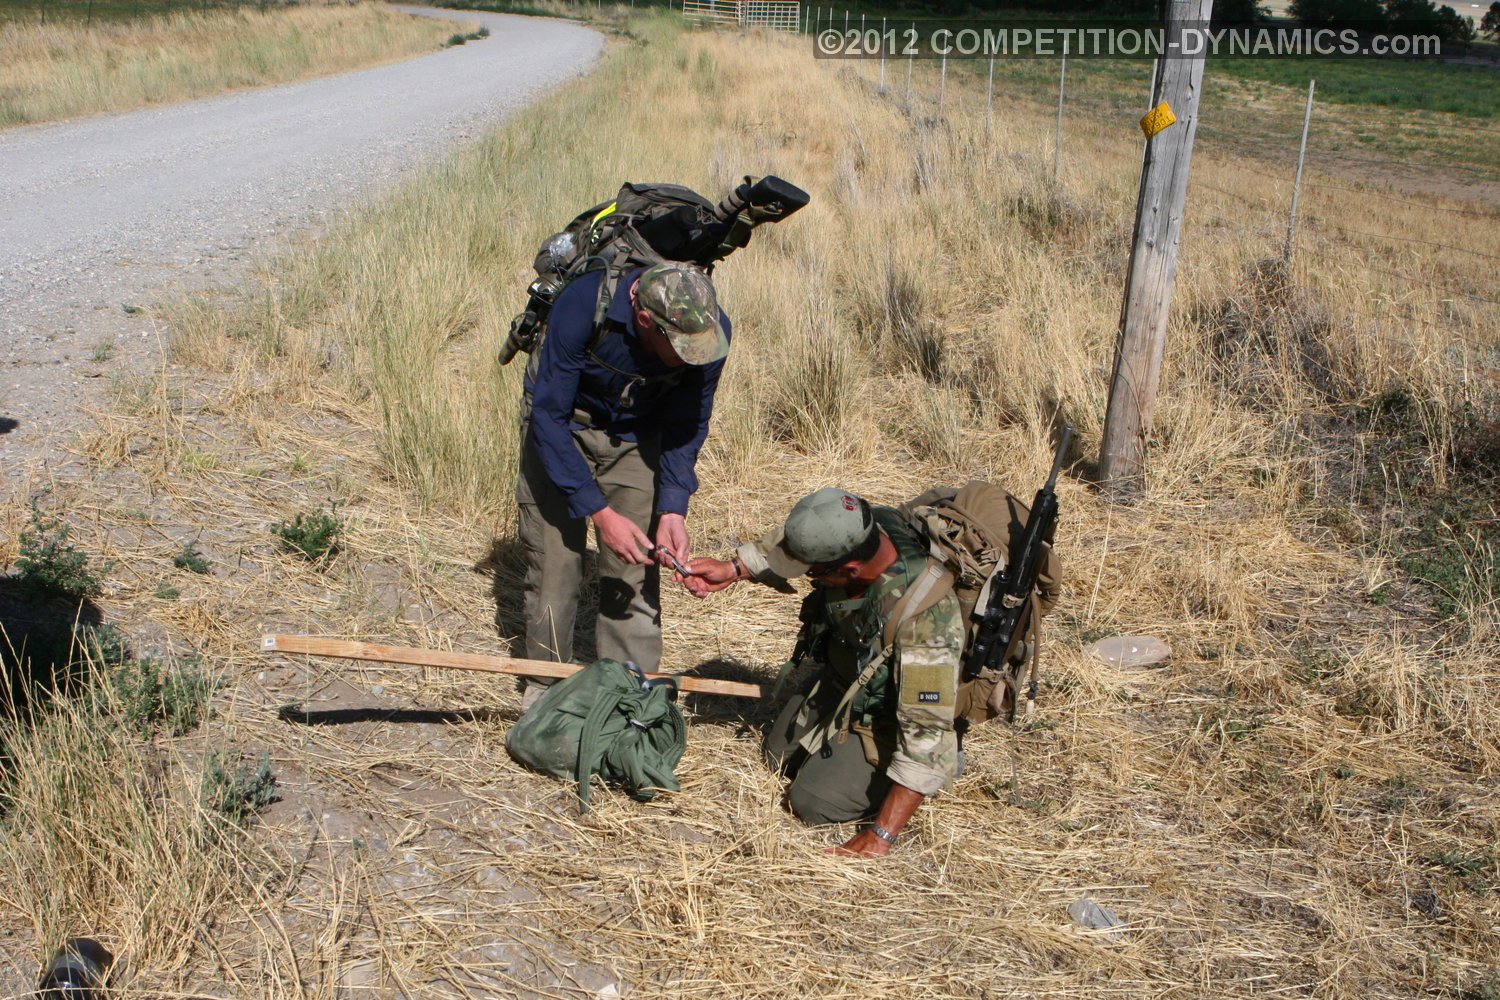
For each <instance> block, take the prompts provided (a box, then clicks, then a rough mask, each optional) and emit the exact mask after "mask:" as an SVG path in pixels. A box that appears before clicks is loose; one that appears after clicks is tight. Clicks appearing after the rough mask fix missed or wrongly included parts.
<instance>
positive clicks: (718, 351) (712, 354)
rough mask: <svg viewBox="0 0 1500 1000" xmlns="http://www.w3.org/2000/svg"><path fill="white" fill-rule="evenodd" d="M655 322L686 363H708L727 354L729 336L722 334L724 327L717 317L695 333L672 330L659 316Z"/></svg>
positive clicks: (722, 358)
mask: <svg viewBox="0 0 1500 1000" xmlns="http://www.w3.org/2000/svg"><path fill="white" fill-rule="evenodd" d="M656 322H657V325H658V326H660V327H661V330H662V333H665V334H666V335H667V340H668V341H669V342H671V344H672V350H673V351H676V352H677V356H678V357H679V358H681V359H682V360H683V361H684V362H685V363H687V364H690V365H708V364H713V363H714V362H715V361H722V360H724V358H726V357H728V356H729V338H728V337H726V336H724V327H723V325H722V324H721V323H720V322H719V320H718V318H717V317H716V318H715V319H714V325H713V326H711V327H709V328H708V329H707V330H700V331H698V332H697V333H687V332H685V331H682V330H674V329H673V328H672V327H670V326H668V325H667V324H666V323H663V322H662V321H661V319H660V317H657V320H656Z"/></svg>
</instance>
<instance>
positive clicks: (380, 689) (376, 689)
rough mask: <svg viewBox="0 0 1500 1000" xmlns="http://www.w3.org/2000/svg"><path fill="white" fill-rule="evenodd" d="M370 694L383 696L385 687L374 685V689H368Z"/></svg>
mask: <svg viewBox="0 0 1500 1000" xmlns="http://www.w3.org/2000/svg"><path fill="white" fill-rule="evenodd" d="M370 693H371V694H385V685H384V684H376V685H375V686H374V687H372V688H370Z"/></svg>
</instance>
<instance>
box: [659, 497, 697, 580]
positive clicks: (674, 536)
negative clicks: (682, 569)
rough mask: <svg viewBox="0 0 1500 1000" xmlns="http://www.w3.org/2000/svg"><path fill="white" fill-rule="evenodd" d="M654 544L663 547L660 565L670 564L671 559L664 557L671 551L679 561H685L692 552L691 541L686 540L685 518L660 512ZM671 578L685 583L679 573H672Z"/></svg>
mask: <svg viewBox="0 0 1500 1000" xmlns="http://www.w3.org/2000/svg"><path fill="white" fill-rule="evenodd" d="M656 545H657V547H658V548H661V549H665V550H666V552H664V553H662V556H663V558H662V565H664V566H670V565H672V563H671V560H669V559H666V558H665V556H666V553H671V555H672V557H673V558H675V559H676V560H677V561H678V562H679V563H686V562H687V561H688V557H689V556H691V555H692V554H693V547H692V543H691V542H689V541H688V533H687V519H686V518H684V517H683V516H682V515H681V514H661V515H658V516H657V518H656ZM672 579H674V580H676V581H677V582H678V583H687V581H686V580H685V579H683V577H682V574H681V573H673V574H672Z"/></svg>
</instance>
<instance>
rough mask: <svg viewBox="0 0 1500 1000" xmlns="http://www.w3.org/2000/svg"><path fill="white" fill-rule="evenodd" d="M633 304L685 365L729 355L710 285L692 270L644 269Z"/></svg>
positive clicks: (670, 266)
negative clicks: (649, 315)
mask: <svg viewBox="0 0 1500 1000" xmlns="http://www.w3.org/2000/svg"><path fill="white" fill-rule="evenodd" d="M635 301H636V304H637V305H639V306H640V307H641V308H642V309H645V310H646V311H647V312H649V313H650V314H651V316H652V318H653V319H655V320H656V323H657V325H658V326H660V327H661V332H662V333H664V334H665V335H666V337H667V340H668V341H670V342H671V344H672V350H674V351H676V352H677V356H678V357H679V358H681V359H682V360H683V361H685V362H687V363H688V364H690V365H706V364H708V363H710V362H713V361H718V360H720V359H721V358H723V357H724V356H726V355H727V354H728V353H729V338H728V337H726V336H724V328H723V326H721V325H720V323H719V300H718V297H717V296H716V295H715V294H714V286H713V283H712V282H711V281H709V280H708V275H706V274H704V273H703V272H702V271H700V270H698V269H697V268H696V267H689V266H688V265H686V264H657V265H656V266H655V267H648V268H647V269H646V270H645V271H643V272H642V273H641V277H640V280H639V283H638V284H637V285H636V288H635Z"/></svg>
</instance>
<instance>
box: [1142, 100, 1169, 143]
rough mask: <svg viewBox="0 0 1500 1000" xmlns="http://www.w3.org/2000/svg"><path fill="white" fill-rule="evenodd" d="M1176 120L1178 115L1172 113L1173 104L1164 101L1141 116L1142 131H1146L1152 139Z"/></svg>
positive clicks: (1147, 136)
mask: <svg viewBox="0 0 1500 1000" xmlns="http://www.w3.org/2000/svg"><path fill="white" fill-rule="evenodd" d="M1175 121H1177V116H1176V115H1174V114H1172V105H1170V104H1168V103H1167V102H1166V101H1162V102H1161V103H1160V104H1158V105H1157V106H1156V107H1154V108H1152V109H1151V110H1150V111H1147V112H1146V114H1145V115H1144V116H1143V117H1142V118H1141V131H1142V132H1144V133H1146V138H1147V139H1151V138H1154V137H1155V136H1156V133H1158V132H1160V131H1161V130H1162V129H1164V128H1166V127H1167V126H1168V125H1171V124H1172V123H1173V122H1175Z"/></svg>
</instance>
